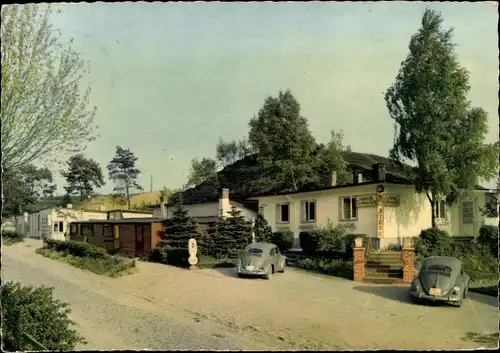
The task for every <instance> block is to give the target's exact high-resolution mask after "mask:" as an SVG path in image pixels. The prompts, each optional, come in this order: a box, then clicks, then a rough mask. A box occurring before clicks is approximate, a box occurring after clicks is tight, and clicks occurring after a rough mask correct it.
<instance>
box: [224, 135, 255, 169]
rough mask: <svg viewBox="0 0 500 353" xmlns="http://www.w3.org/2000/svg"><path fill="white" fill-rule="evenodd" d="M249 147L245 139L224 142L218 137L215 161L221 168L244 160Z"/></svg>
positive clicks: (248, 152)
mask: <svg viewBox="0 0 500 353" xmlns="http://www.w3.org/2000/svg"><path fill="white" fill-rule="evenodd" d="M250 152H251V150H250V146H249V144H248V141H247V140H245V139H240V140H232V141H227V142H226V141H224V140H223V139H222V138H221V137H219V142H218V143H217V147H216V159H217V161H218V162H219V164H220V166H221V167H222V168H224V167H226V166H228V165H230V164H233V163H234V162H236V161H238V160H240V159H242V158H245V157H246V156H248V155H249V154H250Z"/></svg>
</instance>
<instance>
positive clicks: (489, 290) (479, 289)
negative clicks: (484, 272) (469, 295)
mask: <svg viewBox="0 0 500 353" xmlns="http://www.w3.org/2000/svg"><path fill="white" fill-rule="evenodd" d="M469 291H471V292H476V293H480V294H484V295H489V296H491V297H498V281H495V280H491V281H481V282H472V283H470V284H469Z"/></svg>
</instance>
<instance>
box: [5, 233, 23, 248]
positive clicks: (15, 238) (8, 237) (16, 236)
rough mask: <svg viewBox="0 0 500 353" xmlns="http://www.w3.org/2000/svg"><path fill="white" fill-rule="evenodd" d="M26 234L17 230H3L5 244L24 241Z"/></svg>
mask: <svg viewBox="0 0 500 353" xmlns="http://www.w3.org/2000/svg"><path fill="white" fill-rule="evenodd" d="M24 238H25V237H24V235H23V234H21V233H19V232H15V231H2V239H3V244H4V245H11V244H15V243H20V242H23V241H24Z"/></svg>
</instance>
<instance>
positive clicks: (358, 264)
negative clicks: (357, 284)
mask: <svg viewBox="0 0 500 353" xmlns="http://www.w3.org/2000/svg"><path fill="white" fill-rule="evenodd" d="M356 240H358V239H355V247H354V248H353V249H352V250H353V260H354V278H353V279H354V280H355V281H363V279H364V278H365V248H364V247H363V243H362V239H361V242H360V241H359V240H358V241H356Z"/></svg>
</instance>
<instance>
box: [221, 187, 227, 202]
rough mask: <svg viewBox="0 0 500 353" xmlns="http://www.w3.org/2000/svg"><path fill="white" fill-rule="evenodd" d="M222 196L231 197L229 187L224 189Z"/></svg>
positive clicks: (222, 197) (223, 197) (224, 197)
mask: <svg viewBox="0 0 500 353" xmlns="http://www.w3.org/2000/svg"><path fill="white" fill-rule="evenodd" d="M220 198H221V199H229V189H227V188H224V189H222V195H221V197H220Z"/></svg>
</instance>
